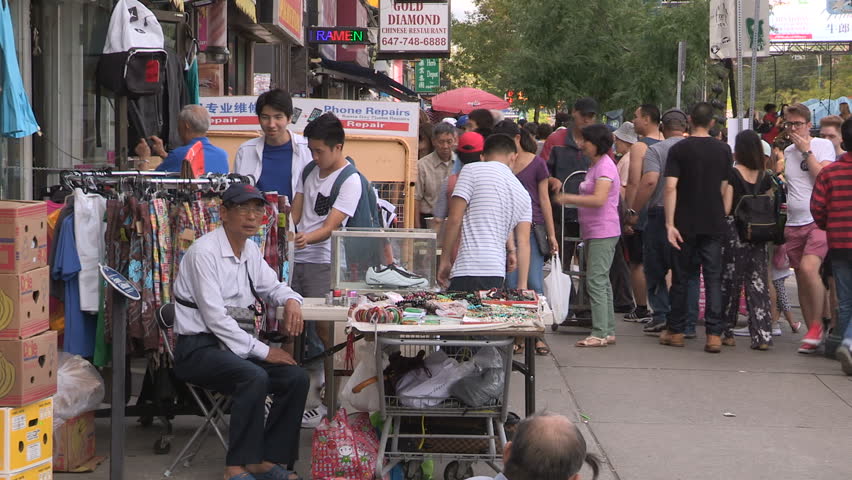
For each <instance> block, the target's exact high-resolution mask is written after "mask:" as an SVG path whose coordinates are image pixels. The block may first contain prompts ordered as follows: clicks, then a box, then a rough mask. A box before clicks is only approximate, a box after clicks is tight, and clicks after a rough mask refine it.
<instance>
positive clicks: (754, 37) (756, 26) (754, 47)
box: [748, 0, 761, 117]
mask: <svg viewBox="0 0 852 480" xmlns="http://www.w3.org/2000/svg"><path fill="white" fill-rule="evenodd" d="M760 2H761V0H755V2H754V23H753V26H752V29H751V30H752V31H751V95H750V96H749V102H748V104H749V108H750V109H749V111H750V112H751V116H752V117H753V116H754V114H755V112H757V107H756V106H755V104H754V103H755V98H756V96H757V91H756V90H757V51H758V50H759V49H760V47H759V45H758V41H759V40H760V36H759V35H758V33H759V32H760Z"/></svg>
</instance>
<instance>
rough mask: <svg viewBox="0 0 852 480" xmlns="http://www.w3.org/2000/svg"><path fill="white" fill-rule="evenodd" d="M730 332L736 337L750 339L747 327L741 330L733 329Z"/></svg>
mask: <svg viewBox="0 0 852 480" xmlns="http://www.w3.org/2000/svg"><path fill="white" fill-rule="evenodd" d="M731 332H732V333H733V334H734V335H735V336H737V337H750V336H751V333H749V331H748V327H743V328H735V329H733V330H731Z"/></svg>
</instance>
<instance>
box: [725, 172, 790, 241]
mask: <svg viewBox="0 0 852 480" xmlns="http://www.w3.org/2000/svg"><path fill="white" fill-rule="evenodd" d="M766 174H767V173H766V172H760V174H759V175H758V177H757V182H756V183H755V184H754V186H753V187H752V192H751V193H746V194H745V195H743V196H742V197H740V200H739V202H737V204H736V206H735V207H734V220H735V223H736V226H737V233H739V236H740V240H742V241H743V242H747V243H762V242H776V241H777V240H778V238H779V236H780V237H781V238H782V239H783V232H784V226H783V223H782V222H780V221H779V214H780V212H781V208H780V204H778V197H777V196H776V191H774V189H773V188H770V189H769V190H767V191H766V192H760V191H759V190H760V186H761V185H762V184H763V179H764V178H765V175H766ZM737 175H739V172H737ZM770 175H771V174H770ZM740 179H742V177H741V176H740ZM742 183H743V185H749V183H748V182H745V181H743V182H742ZM785 221H786V220H785Z"/></svg>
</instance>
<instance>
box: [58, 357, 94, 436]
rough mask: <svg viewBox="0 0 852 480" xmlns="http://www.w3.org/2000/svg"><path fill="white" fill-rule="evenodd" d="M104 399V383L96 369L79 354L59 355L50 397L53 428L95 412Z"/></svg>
mask: <svg viewBox="0 0 852 480" xmlns="http://www.w3.org/2000/svg"><path fill="white" fill-rule="evenodd" d="M103 399H104V380H103V378H101V374H100V373H98V370H97V369H96V368H95V367H94V365H92V364H91V363H89V362H88V361H86V359H84V358H83V357H81V356H79V355H71V354H70V353H65V352H61V353H60V354H59V368H58V369H57V373H56V395H55V396H54V397H53V425H54V428H58V427H59V426H60V425H62V424H63V423H65V421H66V420H68V419H70V418H74V417H76V416H77V415H80V414H83V413H86V412H89V411H92V410H95V409H97V408H98V406H99V405H100V404H101V401H103Z"/></svg>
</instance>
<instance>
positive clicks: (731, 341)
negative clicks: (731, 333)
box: [722, 337, 737, 347]
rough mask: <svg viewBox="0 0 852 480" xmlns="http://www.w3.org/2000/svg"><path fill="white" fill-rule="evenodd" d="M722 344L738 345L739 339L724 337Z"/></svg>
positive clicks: (727, 345) (728, 345)
mask: <svg viewBox="0 0 852 480" xmlns="http://www.w3.org/2000/svg"><path fill="white" fill-rule="evenodd" d="M722 345H724V346H726V347H736V346H737V341H736V340H735V339H734V337H722Z"/></svg>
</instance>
